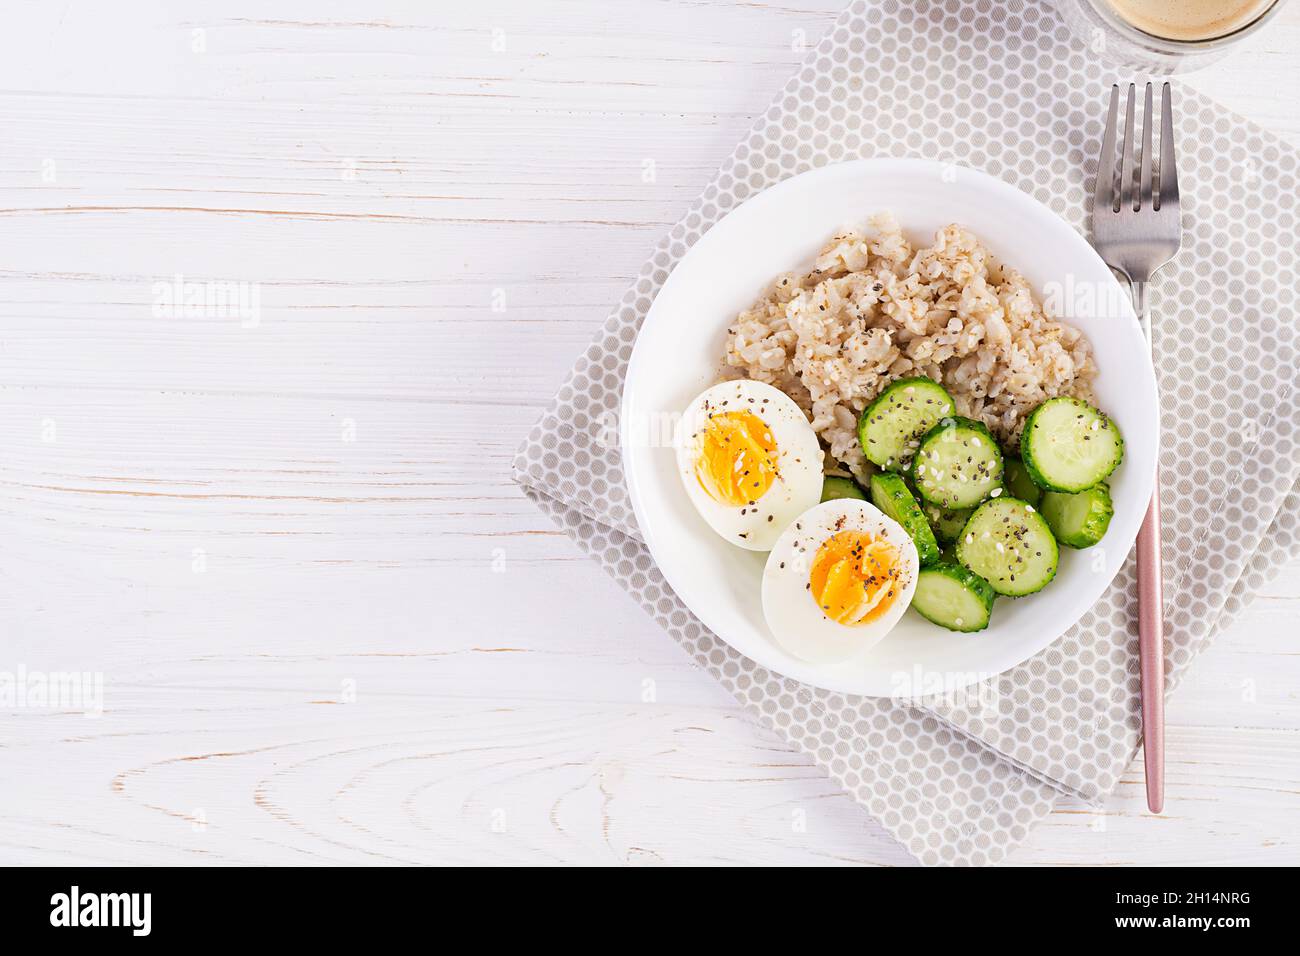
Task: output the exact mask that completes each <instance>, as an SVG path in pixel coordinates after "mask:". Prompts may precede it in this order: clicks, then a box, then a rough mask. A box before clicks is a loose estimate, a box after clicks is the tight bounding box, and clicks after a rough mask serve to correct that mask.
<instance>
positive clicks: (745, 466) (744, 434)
mask: <svg viewBox="0 0 1300 956" xmlns="http://www.w3.org/2000/svg"><path fill="white" fill-rule="evenodd" d="M695 477H696V478H697V479H698V480H699V482H700V487H701V488H703V489H704V491H705V493H706V494H708V496H709V497H710V498H712V499H713V500H714V501H717V502H720V503H721V504H724V505H733V506H735V507H740V506H742V505H752V504H753V503H754V502H755V501H757V500H758V499H759V498H761V497H763V495H765V494H767V489H769V488H771V487H772V482H773V480H775V478H776V477H777V472H776V439H774V438H773V437H772V430H771V429H770V428H768V427H767V425H766V424H765V423H764V422H763V419H761V418H759V417H758V416H757V415H755V414H754V413H753V412H720V413H717V414H714V415H710V416H709V422H708V424H707V425H706V426H705V427H704V434H703V438H702V441H701V443H700V452H699V457H698V458H697V459H696V461H695Z"/></svg>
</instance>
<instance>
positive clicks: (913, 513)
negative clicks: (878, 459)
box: [871, 472, 939, 567]
mask: <svg viewBox="0 0 1300 956" xmlns="http://www.w3.org/2000/svg"><path fill="white" fill-rule="evenodd" d="M871 500H872V501H874V502H875V503H876V507H877V508H879V509H880V510H881V511H883V512H884V513H885V514H886V515H888V516H889V517H891V518H893V519H894V520H895V521H897V522H898V523H899V524H900V525H902V526H903V530H904V531H906V532H907V533H908V535H910V536H911V538H912V541H913V542H915V544H916V557H917V559H918V560H919V562H920V564H921V567H925V566H926V565H928V564H933V563H934V562H935V561H938V560H939V542H938V541H936V540H935V539H934V532H933V531H931V530H930V525H929V524H928V523H927V522H926V520H925V515H923V514H922V513H921V506H920V505H918V504H917V503H916V499H915V498H913V497H912V493H911V492H910V491H908V490H907V485H906V484H904V482H903V479H902V478H901V477H899V476H898V475H893V474H889V473H888V472H880V473H879V474H875V475H872V476H871Z"/></svg>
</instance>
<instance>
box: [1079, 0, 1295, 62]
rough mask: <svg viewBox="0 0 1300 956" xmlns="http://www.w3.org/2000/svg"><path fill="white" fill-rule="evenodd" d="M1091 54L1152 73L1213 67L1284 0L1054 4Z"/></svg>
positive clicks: (1132, 0)
mask: <svg viewBox="0 0 1300 956" xmlns="http://www.w3.org/2000/svg"><path fill="white" fill-rule="evenodd" d="M1055 2H1056V6H1057V8H1058V9H1059V10H1060V11H1061V14H1062V16H1064V18H1065V20H1066V22H1067V23H1068V24H1069V26H1070V29H1071V30H1072V31H1073V32H1074V34H1075V35H1076V36H1078V37H1079V39H1081V40H1082V41H1083V42H1084V43H1085V44H1086V45H1087V46H1088V49H1089V50H1090V51H1092V52H1093V53H1095V54H1097V55H1098V56H1100V57H1103V58H1104V59H1106V60H1109V61H1110V62H1112V63H1114V64H1116V65H1117V66H1123V67H1127V68H1129V69H1133V70H1140V71H1143V72H1147V73H1154V74H1168V73H1185V72H1188V71H1190V70H1197V69H1200V68H1201V67H1203V66H1207V65H1209V64H1210V63H1213V62H1214V61H1215V60H1217V59H1219V58H1221V57H1223V56H1224V55H1225V54H1227V53H1228V52H1229V51H1230V50H1231V49H1232V48H1233V47H1234V46H1235V45H1237V44H1238V43H1240V42H1241V41H1242V40H1244V39H1246V38H1247V37H1249V36H1252V35H1253V34H1255V33H1256V32H1258V31H1259V30H1260V29H1261V28H1263V27H1264V26H1265V24H1267V23H1268V21H1269V20H1271V19H1272V18H1273V17H1274V16H1275V15H1276V14H1277V12H1278V11H1279V10H1280V9H1281V8H1282V4H1283V3H1284V2H1285V0H1055Z"/></svg>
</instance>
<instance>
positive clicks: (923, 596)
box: [912, 561, 996, 632]
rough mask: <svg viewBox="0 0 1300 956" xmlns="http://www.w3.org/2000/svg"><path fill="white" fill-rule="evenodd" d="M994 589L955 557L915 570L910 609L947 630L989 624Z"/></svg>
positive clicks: (972, 628) (984, 626)
mask: <svg viewBox="0 0 1300 956" xmlns="http://www.w3.org/2000/svg"><path fill="white" fill-rule="evenodd" d="M995 597H996V592H995V591H994V590H993V588H992V587H990V585H989V583H988V582H987V581H985V580H984V579H983V578H982V577H980V576H979V575H978V574H976V573H975V572H974V571H971V570H970V569H969V568H964V567H962V566H961V565H960V564H958V563H957V562H955V561H940V562H939V563H938V564H935V565H932V566H931V567H928V568H926V569H924V570H923V571H921V572H920V573H918V574H917V576H916V590H915V592H913V594H912V609H913V610H915V611H916V613H917V614H920V615H921V617H923V618H925V619H926V620H927V621H929V622H931V623H932V624H938V625H939V626H940V627H946V628H947V629H948V630H950V631H963V632H971V631H982V630H984V628H986V627H988V626H989V615H990V614H991V613H992V610H993V600H994V598H995Z"/></svg>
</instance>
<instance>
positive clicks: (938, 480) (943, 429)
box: [912, 418, 1002, 510]
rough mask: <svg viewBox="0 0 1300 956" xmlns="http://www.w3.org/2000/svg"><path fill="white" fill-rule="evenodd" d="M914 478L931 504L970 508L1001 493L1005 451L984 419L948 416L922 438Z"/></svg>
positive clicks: (953, 507)
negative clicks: (985, 424) (975, 419)
mask: <svg viewBox="0 0 1300 956" xmlns="http://www.w3.org/2000/svg"><path fill="white" fill-rule="evenodd" d="M912 481H913V482H914V483H915V484H916V490H917V491H918V492H919V493H920V495H921V497H922V498H923V499H925V501H926V502H928V503H929V504H932V505H938V506H939V507H941V508H947V509H949V510H953V509H957V508H970V507H972V506H974V505H977V504H979V503H980V502H981V501H983V500H984V499H985V498H987V497H989V496H990V495H992V496H993V497H997V495H998V494H1000V493H1001V489H1002V452H1001V450H1000V449H999V448H998V443H997V442H996V441H995V440H994V438H993V436H992V435H991V434H989V430H988V429H987V428H985V427H984V425H983V424H981V423H980V422H976V421H972V420H971V419H969V418H945V419H944V420H943V421H941V422H940V423H939V424H937V425H935V426H934V428H932V429H930V430H929V431H928V432H926V434H925V437H924V438H922V439H921V446H920V448H918V449H917V452H916V458H915V459H913V461H912Z"/></svg>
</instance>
